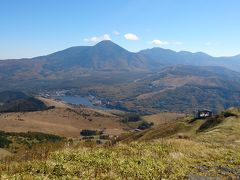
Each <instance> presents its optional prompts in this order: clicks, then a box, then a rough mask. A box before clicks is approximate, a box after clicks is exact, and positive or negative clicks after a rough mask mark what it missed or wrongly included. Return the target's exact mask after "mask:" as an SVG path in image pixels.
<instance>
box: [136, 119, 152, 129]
mask: <svg viewBox="0 0 240 180" xmlns="http://www.w3.org/2000/svg"><path fill="white" fill-rule="evenodd" d="M153 125H154V123H153V122H151V123H148V122H146V121H144V122H142V123H141V124H140V125H139V126H138V129H141V130H145V129H148V128H150V127H151V126H153Z"/></svg>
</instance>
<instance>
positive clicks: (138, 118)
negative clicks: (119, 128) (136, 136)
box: [122, 114, 142, 123]
mask: <svg viewBox="0 0 240 180" xmlns="http://www.w3.org/2000/svg"><path fill="white" fill-rule="evenodd" d="M141 120H142V117H141V116H140V115H139V114H129V115H127V116H126V117H125V118H124V119H123V121H122V122H123V123H128V122H138V121H141Z"/></svg>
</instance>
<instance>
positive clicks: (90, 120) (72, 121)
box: [0, 99, 125, 137]
mask: <svg viewBox="0 0 240 180" xmlns="http://www.w3.org/2000/svg"><path fill="white" fill-rule="evenodd" d="M45 102H47V104H48V105H51V106H53V105H54V106H55V107H56V108H55V109H51V110H46V111H38V112H26V113H2V114H0V124H1V126H0V130H3V131H7V132H27V131H32V132H43V133H49V134H56V135H60V136H65V137H78V136H79V133H80V131H81V130H82V129H96V130H100V129H104V128H105V132H106V133H107V134H112V135H118V134H121V133H123V132H124V130H123V129H124V128H125V126H124V125H123V124H121V123H120V121H119V118H118V117H117V116H115V115H112V114H110V113H108V112H105V111H101V110H94V109H89V108H72V107H70V106H68V105H65V104H63V103H62V102H57V101H53V100H46V99H45Z"/></svg>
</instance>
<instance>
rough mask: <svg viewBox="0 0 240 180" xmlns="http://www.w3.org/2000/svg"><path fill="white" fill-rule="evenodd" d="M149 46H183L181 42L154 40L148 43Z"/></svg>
mask: <svg viewBox="0 0 240 180" xmlns="http://www.w3.org/2000/svg"><path fill="white" fill-rule="evenodd" d="M150 44H153V45H158V46H163V45H183V44H184V43H183V42H180V41H176V42H169V41H161V40H159V39H154V40H152V41H151V42H150Z"/></svg>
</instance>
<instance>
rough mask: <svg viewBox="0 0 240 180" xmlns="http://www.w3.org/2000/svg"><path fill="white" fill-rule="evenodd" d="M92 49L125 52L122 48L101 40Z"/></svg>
mask: <svg viewBox="0 0 240 180" xmlns="http://www.w3.org/2000/svg"><path fill="white" fill-rule="evenodd" d="M94 47H97V48H104V49H116V50H120V49H121V50H125V49H124V48H122V47H121V46H119V45H117V44H115V43H114V42H112V41H110V40H103V41H101V42H99V43H97V44H96V45H95V46H94ZM125 51H127V50H125Z"/></svg>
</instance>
